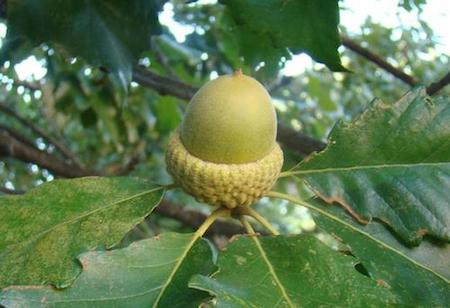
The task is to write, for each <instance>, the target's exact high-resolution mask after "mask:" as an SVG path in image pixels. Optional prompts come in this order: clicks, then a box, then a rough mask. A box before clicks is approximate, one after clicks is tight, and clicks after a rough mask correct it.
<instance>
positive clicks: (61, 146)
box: [0, 104, 80, 166]
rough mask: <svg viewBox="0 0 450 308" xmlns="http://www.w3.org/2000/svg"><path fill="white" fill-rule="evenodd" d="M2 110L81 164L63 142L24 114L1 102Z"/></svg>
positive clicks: (0, 109)
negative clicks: (24, 116) (21, 114)
mask: <svg viewBox="0 0 450 308" xmlns="http://www.w3.org/2000/svg"><path fill="white" fill-rule="evenodd" d="M0 112H2V113H4V114H6V115H8V116H11V117H13V118H15V119H16V120H17V121H19V123H21V124H22V125H24V126H25V127H27V128H29V129H31V130H32V131H33V132H34V133H36V134H37V135H38V136H40V137H42V138H43V139H44V140H45V141H47V142H48V143H50V144H52V145H54V146H55V148H56V149H57V150H59V152H61V154H62V155H63V156H64V157H65V158H67V159H69V160H71V161H72V162H73V163H76V164H77V165H79V166H80V163H79V162H78V159H77V158H76V157H75V155H74V154H73V153H72V152H71V151H70V150H69V149H68V148H67V147H66V146H65V145H64V144H63V143H61V142H59V141H58V140H56V139H55V138H53V137H52V136H50V135H48V134H47V133H46V132H45V131H44V130H43V129H41V128H40V127H38V126H36V125H34V124H33V123H32V122H30V121H28V120H27V119H25V118H23V117H22V116H20V115H19V114H17V113H16V112H15V111H14V110H12V109H10V108H8V107H7V106H5V105H4V104H0Z"/></svg>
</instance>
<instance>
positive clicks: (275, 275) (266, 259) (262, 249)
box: [252, 236, 295, 308]
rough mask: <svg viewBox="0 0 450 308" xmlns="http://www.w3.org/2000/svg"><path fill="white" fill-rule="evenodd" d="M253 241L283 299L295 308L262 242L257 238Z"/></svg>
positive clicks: (253, 237)
mask: <svg viewBox="0 0 450 308" xmlns="http://www.w3.org/2000/svg"><path fill="white" fill-rule="evenodd" d="M252 239H253V241H254V242H255V244H256V247H257V248H258V250H259V252H260V253H261V257H262V258H263V260H264V262H265V263H266V265H267V267H268V269H269V272H270V274H271V275H272V277H273V279H274V280H275V283H276V284H277V285H278V287H279V289H280V291H281V294H282V296H283V298H284V299H285V300H286V302H287V304H288V306H289V307H292V308H294V307H295V306H294V304H293V303H292V301H291V299H290V297H289V295H288V294H287V292H286V289H285V288H284V287H283V285H282V283H281V281H280V279H279V278H278V275H277V273H276V272H275V269H274V268H273V266H272V263H270V260H269V258H268V257H267V255H266V252H265V251H264V248H263V247H262V245H261V242H260V241H259V239H258V238H257V237H256V236H252Z"/></svg>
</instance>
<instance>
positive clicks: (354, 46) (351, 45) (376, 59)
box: [341, 36, 418, 87]
mask: <svg viewBox="0 0 450 308" xmlns="http://www.w3.org/2000/svg"><path fill="white" fill-rule="evenodd" d="M341 42H342V45H344V46H345V47H347V48H348V49H350V50H352V51H354V52H355V53H357V54H359V55H361V56H363V57H364V58H366V59H367V60H369V61H371V62H373V63H375V64H376V65H378V66H379V67H381V68H383V69H384V70H385V71H387V72H389V73H391V74H392V75H394V76H395V77H397V78H398V79H400V80H402V81H403V82H405V83H407V84H408V85H410V86H412V87H413V86H415V85H417V84H418V81H417V80H416V79H415V78H414V77H412V76H410V75H408V74H406V73H405V72H403V71H401V70H400V69H398V68H396V67H394V66H393V65H391V64H390V63H389V62H387V61H386V60H384V59H382V58H381V57H380V56H378V55H376V54H375V53H373V52H372V51H370V50H369V49H367V48H364V47H362V46H360V45H358V43H356V42H354V41H353V40H351V39H349V38H347V37H344V36H343V37H341Z"/></svg>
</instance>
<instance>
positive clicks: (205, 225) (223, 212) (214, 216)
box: [152, 208, 230, 308]
mask: <svg viewBox="0 0 450 308" xmlns="http://www.w3.org/2000/svg"><path fill="white" fill-rule="evenodd" d="M228 216H230V210H229V209H224V208H218V209H216V210H215V211H214V212H212V213H211V215H209V216H208V218H206V220H205V221H204V222H203V223H202V225H201V226H200V227H199V228H198V229H197V231H195V233H194V235H193V236H192V239H191V240H190V242H189V244H188V245H187V246H186V248H185V249H184V251H183V253H182V255H181V256H180V258H179V259H178V261H177V263H176V264H175V266H174V268H173V269H172V272H171V273H170V275H169V278H168V279H167V281H166V282H165V283H164V285H163V286H162V287H161V291H160V292H159V294H158V297H157V298H156V299H155V301H154V302H153V305H152V307H153V308H156V307H158V305H159V302H160V301H161V298H162V296H163V294H164V293H165V291H166V290H167V288H168V286H169V284H170V282H171V281H172V280H173V277H174V276H175V274H176V273H177V271H178V269H179V268H180V266H181V264H182V263H183V261H184V260H185V258H186V256H187V255H188V253H189V251H190V250H191V248H192V247H193V246H194V244H195V242H197V240H198V239H199V238H201V237H202V236H203V234H205V232H206V230H208V228H209V227H210V226H211V225H212V224H213V223H214V221H216V220H217V218H219V217H228Z"/></svg>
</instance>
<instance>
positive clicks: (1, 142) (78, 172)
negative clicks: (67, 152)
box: [0, 126, 92, 178]
mask: <svg viewBox="0 0 450 308" xmlns="http://www.w3.org/2000/svg"><path fill="white" fill-rule="evenodd" d="M0 155H4V156H10V157H13V158H16V159H18V160H21V161H24V162H28V163H34V164H36V165H38V166H40V167H42V168H44V169H47V170H49V171H50V172H52V173H54V174H55V175H58V176H63V177H68V178H73V177H81V176H87V175H92V173H91V172H89V171H86V170H83V169H81V168H79V167H78V166H76V165H72V164H67V163H66V162H64V161H61V160H60V159H58V158H57V157H55V156H54V155H52V154H49V153H47V152H45V151H42V150H39V149H37V148H36V147H35V146H34V145H33V143H32V142H30V141H29V140H27V139H26V138H24V137H22V136H20V134H17V133H16V132H14V131H13V130H11V129H10V128H7V127H4V126H0Z"/></svg>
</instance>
